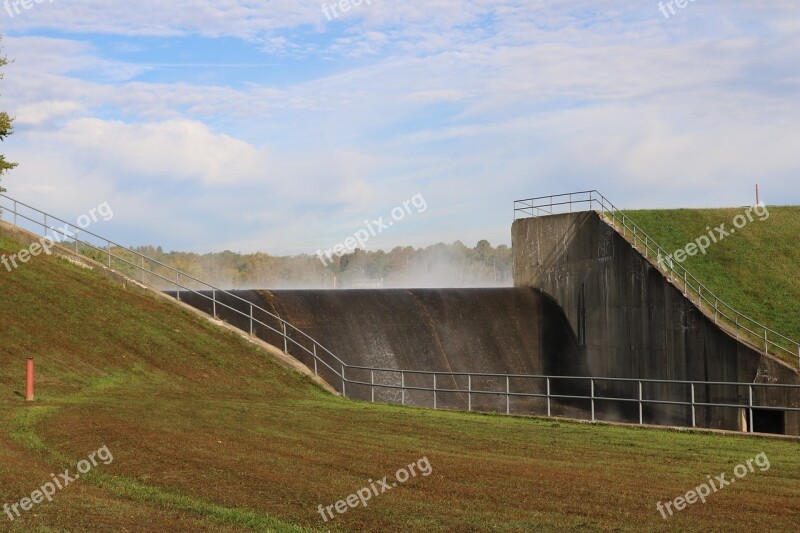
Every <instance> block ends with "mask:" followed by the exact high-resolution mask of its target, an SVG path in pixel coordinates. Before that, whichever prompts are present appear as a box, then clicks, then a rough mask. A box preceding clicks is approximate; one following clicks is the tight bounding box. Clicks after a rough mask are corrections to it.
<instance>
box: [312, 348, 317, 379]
mask: <svg viewBox="0 0 800 533" xmlns="http://www.w3.org/2000/svg"><path fill="white" fill-rule="evenodd" d="M312 346H313V347H314V375H315V376H319V372H318V371H317V343H316V342H315V343H314V344H312Z"/></svg>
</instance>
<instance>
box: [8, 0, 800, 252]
mask: <svg viewBox="0 0 800 533" xmlns="http://www.w3.org/2000/svg"><path fill="white" fill-rule="evenodd" d="M322 3H323V2H320V1H318V0H314V1H304V0H299V1H289V0H275V1H268V0H259V1H253V0H249V1H244V0H219V1H216V2H196V1H195V2H192V1H180V0H176V1H173V2H163V1H161V2H155V1H151V0H138V1H136V2H128V1H115V2H110V1H107V0H106V1H100V0H71V1H67V0H53V1H52V2H51V1H49V0H44V1H43V2H41V3H34V4H32V6H31V7H30V9H24V8H23V7H20V8H19V12H18V13H17V11H16V10H15V9H14V7H13V2H10V4H9V5H8V9H9V10H10V14H9V11H8V10H7V9H5V6H3V7H4V8H3V9H2V10H1V11H0V33H2V34H3V41H2V48H3V52H4V53H5V55H7V56H8V57H9V59H12V60H13V61H14V63H13V64H10V65H8V66H7V67H6V68H5V79H4V80H2V82H0V109H2V110H5V111H8V112H9V113H11V114H12V115H15V116H16V118H17V122H16V133H15V135H14V136H13V137H12V138H10V139H8V140H7V142H5V143H4V144H3V146H2V152H3V153H5V154H7V156H8V157H9V159H11V160H13V161H18V162H19V163H20V166H19V168H18V169H16V170H14V171H13V172H12V173H11V174H9V175H8V176H7V177H6V178H5V179H4V181H3V183H4V185H5V186H6V187H7V188H8V189H9V193H8V194H10V195H11V196H14V197H18V198H19V199H21V200H23V201H26V202H28V203H31V204H33V205H36V206H40V207H42V208H44V209H46V210H50V211H52V212H54V213H56V214H61V215H63V216H64V217H66V218H68V219H75V218H76V217H77V216H79V215H80V214H82V213H85V212H87V211H88V210H89V209H91V208H92V207H95V206H97V205H99V204H100V203H102V202H108V203H109V204H110V205H111V206H112V208H113V210H114V218H113V219H112V220H110V221H108V222H102V221H101V222H98V223H97V224H96V225H95V226H93V227H92V228H91V229H93V230H94V231H96V232H98V233H100V234H102V235H106V236H108V237H111V238H113V239H115V240H117V241H119V242H122V243H124V244H127V245H140V244H153V245H161V246H163V247H164V248H165V249H180V250H192V251H198V252H204V251H219V250H224V249H231V250H235V251H242V252H251V251H265V252H268V253H272V254H295V253H314V252H315V251H316V250H317V249H320V248H322V249H327V248H330V247H332V246H333V245H335V244H337V243H340V242H342V241H343V240H344V239H345V238H346V237H348V236H349V235H352V234H353V233H354V232H355V231H356V230H358V229H359V228H361V227H362V226H363V223H364V220H366V219H369V220H372V219H376V218H378V217H380V216H384V217H385V216H387V215H388V214H389V213H390V211H391V209H392V208H393V207H396V206H399V205H402V203H403V201H406V200H408V199H410V198H411V197H413V196H414V195H416V194H421V195H423V196H424V198H425V201H426V203H427V205H428V209H427V210H426V211H425V212H422V213H414V214H413V215H410V216H408V217H406V219H404V220H403V221H402V222H400V223H397V224H395V225H393V226H392V228H391V229H390V230H387V231H385V232H383V233H382V234H380V235H378V236H376V237H374V238H372V239H371V240H370V241H369V242H368V244H367V248H368V249H378V248H383V249H389V248H392V247H394V246H396V245H414V246H425V245H428V244H434V243H436V242H440V241H444V242H452V241H454V240H456V239H459V240H462V241H463V242H465V243H466V244H468V245H470V246H472V245H474V244H475V242H476V241H477V240H478V239H482V238H486V239H489V240H490V241H491V242H492V243H493V244H501V243H504V244H510V224H511V219H512V202H513V200H515V199H519V198H527V197H531V196H540V195H547V194H554V193H559V192H569V191H572V190H585V189H598V190H600V191H601V192H603V193H604V194H605V195H606V196H608V197H609V198H610V199H611V200H612V201H614V202H615V203H616V204H617V205H619V206H621V207H630V208H639V207H641V208H644V207H674V206H687V207H690V206H728V205H744V204H747V203H752V202H753V188H754V184H755V183H759V184H760V186H761V190H762V191H763V196H764V198H765V200H766V201H767V202H768V203H778V204H797V203H800V191H799V190H798V187H797V185H796V183H797V176H798V175H799V174H800V131H798V129H799V128H800V126H798V124H800V98H798V96H800V94H799V92H800V91H799V90H800V61H798V53H799V52H800V4H797V2H795V1H783V0H774V1H770V2H753V1H726V2H722V1H714V0H695V1H692V2H689V3H688V5H687V6H686V7H685V8H683V9H679V8H677V7H675V14H674V15H670V16H669V18H667V17H665V16H664V15H663V14H662V12H661V11H660V9H659V2H656V1H645V2H641V1H636V2H631V1H628V2H617V1H605V2H604V1H594V2H586V1H582V0H576V1H559V0H554V1H535V0H529V1H506V0H477V1H450V0H437V1H429V2H414V3H411V2H396V1H395V2H390V1H386V0H371V1H370V2H369V3H367V2H366V1H364V2H362V3H361V5H359V6H353V7H352V8H351V9H350V10H349V11H348V12H347V13H344V14H342V15H341V16H340V17H339V18H334V19H333V20H330V21H329V20H328V17H326V15H325V14H324V13H323V10H322V9H321V4H322ZM324 3H325V4H326V5H328V6H330V5H331V4H333V1H332V0H331V1H328V2H324ZM12 15H13V16H12Z"/></svg>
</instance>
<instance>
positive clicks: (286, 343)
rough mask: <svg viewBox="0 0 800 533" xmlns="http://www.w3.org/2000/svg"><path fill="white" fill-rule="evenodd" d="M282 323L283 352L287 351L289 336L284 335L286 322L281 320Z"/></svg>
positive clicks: (286, 352)
mask: <svg viewBox="0 0 800 533" xmlns="http://www.w3.org/2000/svg"><path fill="white" fill-rule="evenodd" d="M281 324H283V353H285V354H288V353H289V337H288V336H287V335H286V322H281Z"/></svg>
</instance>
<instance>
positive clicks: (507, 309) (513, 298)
mask: <svg viewBox="0 0 800 533" xmlns="http://www.w3.org/2000/svg"><path fill="white" fill-rule="evenodd" d="M216 298H217V300H218V302H219V305H218V306H217V311H216V312H217V316H219V317H220V318H221V319H223V320H225V321H226V322H229V323H231V324H233V325H235V326H236V327H238V328H240V329H242V330H245V331H247V330H248V328H249V318H248V317H247V316H246V315H247V314H249V309H248V308H249V303H248V302H250V303H253V304H254V305H256V306H258V307H261V308H263V309H265V310H267V311H269V312H270V313H272V314H274V315H276V316H278V317H280V318H282V319H283V320H286V321H287V322H289V323H291V324H292V325H294V326H296V327H297V328H298V329H300V330H302V331H303V332H305V333H306V334H308V335H309V336H311V337H313V338H314V339H316V340H317V341H318V342H319V343H320V344H322V345H323V346H325V347H326V348H328V349H329V350H330V351H331V352H333V353H334V354H336V356H338V357H339V358H341V359H342V361H344V362H345V363H346V364H347V365H352V366H364V367H373V368H384V369H404V370H409V369H411V370H420V371H434V372H456V373H457V372H471V373H487V374H504V375H506V374H519V375H522V374H524V375H556V376H558V375H564V376H574V375H586V373H585V372H586V370H585V364H584V361H583V358H582V356H581V349H580V347H579V346H578V344H577V340H576V338H575V334H574V332H573V331H572V330H571V328H570V326H569V323H568V321H567V319H566V317H565V316H564V314H563V312H562V311H561V309H560V308H559V306H558V305H557V304H556V303H555V302H554V301H553V300H552V299H551V298H549V297H548V296H546V295H544V294H543V293H541V292H540V291H538V290H536V289H533V288H512V287H509V288H485V289H354V290H236V291H230V293H229V294H226V293H218V294H217V296H216ZM181 299H182V300H183V301H184V302H186V303H188V304H190V305H192V306H194V307H197V308H199V309H201V310H203V311H205V312H208V313H212V309H211V305H212V303H211V301H210V300H209V299H208V298H207V297H203V296H201V295H200V294H193V293H185V294H183V295H181ZM230 308H233V309H237V310H239V311H240V313H237V312H236V311H233V310H232V309H230ZM241 313H244V314H241ZM254 313H255V316H254V318H256V319H257V320H259V321H262V322H264V323H267V324H269V323H271V322H274V319H273V320H272V321H270V317H268V316H266V315H265V314H264V313H263V312H262V311H260V310H259V309H256V310H255V311H254ZM253 333H254V334H255V335H256V336H258V337H259V338H261V339H262V340H264V341H266V342H268V343H270V344H273V345H275V346H280V347H282V346H283V345H284V344H283V339H282V338H281V336H280V335H279V334H277V333H275V332H274V331H270V330H269V329H268V328H265V327H263V326H261V325H256V326H255V329H254V332H253ZM290 336H291V333H290ZM292 338H293V339H294V340H295V341H296V342H298V343H300V344H302V345H303V346H306V347H308V348H311V347H312V345H311V343H310V342H307V340H306V339H304V338H303V337H302V336H301V335H294V336H292ZM289 352H290V353H292V355H293V356H294V357H296V358H297V359H299V360H300V361H302V362H303V363H305V364H306V365H307V366H309V367H312V368H313V366H314V361H313V357H312V356H311V355H310V354H308V353H306V352H305V351H303V350H302V349H299V348H297V349H292V346H291V344H290V345H289ZM319 355H320V356H321V357H324V354H319ZM331 359H332V358H331ZM329 363H330V364H331V365H332V366H334V365H335V362H334V361H333V360H329ZM319 370H320V375H322V376H323V377H324V378H326V379H328V380H329V382H331V383H335V382H336V378H335V376H333V375H328V376H326V368H324V366H322V367H321V368H320V369H319ZM337 370H338V368H337ZM329 374H333V373H332V372H329ZM348 378H349V379H355V380H362V381H370V379H373V376H371V375H368V374H366V373H361V375H359V371H358V370H357V369H352V370H350V369H348ZM374 379H375V380H376V382H380V383H383V384H389V385H400V381H399V380H400V379H401V377H400V375H399V374H396V373H391V372H380V373H378V375H377V377H375V378H374ZM402 379H404V380H405V381H404V383H405V385H406V386H407V387H409V388H413V387H414V386H415V384H416V385H419V386H421V387H430V386H431V383H430V381H431V377H430V376H421V375H413V374H412V375H406V376H403V378H402ZM448 380H449V381H448ZM462 381H463V383H462ZM475 381H476V382H475V383H473V385H474V387H475V389H483V390H498V387H499V386H500V385H502V384H500V383H498V380H497V379H495V378H489V377H487V378H485V379H484V380H483V381H484V382H480V380H478V379H476V380H475ZM448 382H449V384H450V385H451V387H450V388H458V389H463V390H466V389H467V383H466V377H463V379H462V377H460V376H451V377H445V376H439V382H438V385H437V386H438V387H441V388H443V389H447V388H448ZM512 385H513V387H514V390H516V391H518V392H523V391H527V392H542V387H541V385H542V384H541V383H532V382H530V381H527V382H524V380H516V382H515V383H512ZM503 387H504V385H503ZM553 387H554V390H560V391H564V392H566V391H568V390H569V388H570V384H568V383H559V384H554V385H553ZM369 389H370V388H369V387H364V386H361V387H359V386H358V385H354V386H348V394H347V395H348V397H355V398H360V399H369V398H370V392H371V391H370V390H369ZM399 394H400V391H398V390H396V389H384V390H379V400H382V401H395V400H397V401H398V402H399V397H398V398H395V396H398V395H399ZM465 396H466V395H463V394H458V393H452V394H450V395H448V394H447V393H442V394H441V395H440V397H439V405H438V406H439V407H451V408H466V405H467V398H466V397H465ZM499 400H500V399H499V398H492V397H491V396H484V397H477V398H475V401H474V404H475V405H474V406H475V408H483V409H485V410H496V409H495V408H497V409H499V408H500V407H501V405H500V404H501V403H502V405H505V400H504V399H503V400H502V402H500V401H499ZM404 403H405V404H406V405H419V406H428V405H429V404H430V403H431V402H430V393H428V392H425V391H414V390H413V389H412V390H409V391H407V392H406V398H405V402H404ZM538 403H541V402H537V401H535V400H533V399H519V400H517V401H516V402H515V407H516V408H517V410H519V412H528V413H529V412H531V408H532V407H533V404H538ZM559 408H563V409H564V410H565V411H564V412H565V413H568V412H569V411H570V409H571V408H570V407H569V405H568V403H564V404H563V405H560V407H559Z"/></svg>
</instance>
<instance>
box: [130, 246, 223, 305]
mask: <svg viewBox="0 0 800 533" xmlns="http://www.w3.org/2000/svg"><path fill="white" fill-rule="evenodd" d="M141 259H142V285H144V256H142V257H141ZM214 316H215V317H216V316H217V315H216V313H214Z"/></svg>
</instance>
